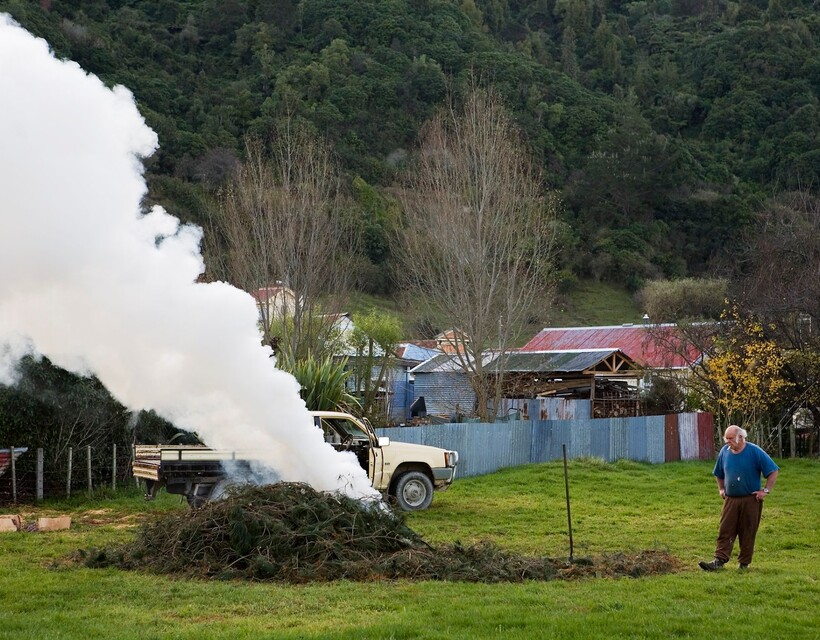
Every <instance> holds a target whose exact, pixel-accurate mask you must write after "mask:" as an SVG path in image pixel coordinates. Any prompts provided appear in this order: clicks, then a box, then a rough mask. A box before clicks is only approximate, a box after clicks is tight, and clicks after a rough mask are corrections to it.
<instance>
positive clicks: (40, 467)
mask: <svg viewBox="0 0 820 640" xmlns="http://www.w3.org/2000/svg"><path fill="white" fill-rule="evenodd" d="M34 499H35V500H36V501H37V502H42V501H43V448H42V447H38V449H37V489H36V492H35V498H34Z"/></svg>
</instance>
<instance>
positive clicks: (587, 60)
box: [0, 0, 820, 293]
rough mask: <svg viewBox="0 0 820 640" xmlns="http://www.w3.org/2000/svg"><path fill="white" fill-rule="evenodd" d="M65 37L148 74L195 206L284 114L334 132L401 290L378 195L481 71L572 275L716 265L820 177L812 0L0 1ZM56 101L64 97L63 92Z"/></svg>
mask: <svg viewBox="0 0 820 640" xmlns="http://www.w3.org/2000/svg"><path fill="white" fill-rule="evenodd" d="M0 11H2V12H8V13H10V14H11V15H12V16H13V17H14V18H15V19H16V20H17V21H18V22H20V23H21V24H22V25H23V26H24V27H26V28H27V29H29V30H30V31H32V32H33V33H35V34H36V35H39V36H42V37H44V38H45V39H46V40H47V41H48V42H49V43H50V45H51V46H52V47H53V49H54V50H55V52H56V53H57V54H58V55H59V56H61V57H66V58H70V59H73V60H76V61H77V62H78V63H79V64H80V65H81V66H82V67H83V68H85V69H86V70H88V71H89V72H92V73H94V74H97V75H99V76H100V77H102V78H103V79H104V80H105V81H106V82H108V83H112V84H114V83H119V84H123V85H125V86H127V87H128V88H129V89H131V90H132V91H133V92H134V94H135V96H136V98H137V101H138V104H139V108H140V110H141V112H142V113H143V114H144V116H145V118H146V120H147V121H148V123H149V125H150V126H151V127H152V128H153V129H154V130H155V131H156V132H157V133H158V135H159V139H160V145H161V149H160V151H159V152H158V153H157V154H156V155H155V156H154V157H153V158H151V159H150V160H149V165H148V178H149V185H150V189H151V194H150V195H151V197H152V199H154V200H155V201H158V202H160V203H161V204H163V205H164V206H166V207H167V208H168V209H169V210H170V211H171V212H172V213H174V214H175V215H177V216H179V217H181V218H182V219H185V220H191V221H194V222H197V223H200V224H203V223H204V222H205V221H206V202H207V199H208V195H209V194H211V193H213V192H214V190H215V189H216V188H218V187H219V185H220V184H222V183H223V181H224V180H225V178H226V176H227V175H228V174H229V173H230V171H231V170H232V169H233V167H234V166H235V165H236V163H237V161H238V160H239V159H240V158H241V155H242V150H243V138H244V136H246V135H247V134H249V133H256V134H260V135H263V136H264V135H265V134H267V133H268V131H269V130H270V129H271V127H272V126H273V125H274V123H275V122H276V120H277V118H279V117H281V115H282V114H283V113H285V112H287V113H289V114H290V115H291V116H294V117H297V118H300V119H304V120H307V121H309V122H310V123H312V124H313V125H314V126H315V129H316V130H317V131H318V132H319V133H320V134H321V135H323V136H326V137H327V138H328V139H329V140H330V142H331V144H332V147H333V149H334V150H335V152H336V154H337V155H338V157H339V158H340V160H341V162H342V165H343V167H344V170H345V176H346V181H347V185H348V190H349V191H350V193H351V195H352V196H353V199H354V201H355V208H356V215H357V216H358V220H359V221H360V224H361V225H362V227H363V228H364V229H365V231H366V240H367V241H366V242H365V243H364V244H363V245H362V249H361V250H360V251H361V252H362V254H363V255H362V258H363V259H365V260H366V261H367V262H368V263H369V264H370V266H371V269H370V271H369V272H368V271H367V270H365V273H370V277H365V278H363V279H360V286H361V288H363V289H364V290H369V291H372V292H378V293H390V292H391V290H392V287H393V286H394V285H393V284H392V283H391V281H390V280H389V279H387V278H385V277H383V274H384V273H387V272H388V270H386V269H384V268H382V267H384V266H385V263H387V262H389V260H390V249H389V227H390V225H391V224H395V217H396V214H395V211H394V209H395V207H393V206H392V205H391V204H390V202H389V199H387V198H384V197H382V195H383V194H385V193H388V192H389V188H390V187H391V186H392V185H394V184H395V183H396V182H397V181H398V180H400V178H401V174H402V169H403V167H404V165H405V164H406V162H407V161H408V159H409V158H412V154H413V149H414V145H415V143H416V140H417V135H418V131H419V128H420V127H421V125H422V124H423V123H424V122H425V121H427V120H428V119H429V118H430V117H431V116H432V115H433V113H434V112H435V110H436V109H437V108H439V107H441V106H442V105H443V104H444V103H445V101H446V99H447V97H448V96H450V95H452V96H455V97H456V98H457V97H458V96H459V94H460V92H461V91H462V90H463V87H464V85H465V81H466V79H467V78H468V77H469V76H473V77H476V78H478V80H479V82H481V83H486V84H492V85H494V86H495V87H496V88H497V89H498V90H499V91H500V92H501V94H502V95H503V97H504V99H505V101H506V105H507V108H508V109H510V111H511V113H512V114H513V116H514V118H515V121H516V122H517V124H518V126H519V127H520V128H521V130H522V131H523V133H524V136H525V139H526V142H527V144H528V146H529V148H530V149H531V152H532V154H533V156H534V158H535V159H536V160H537V162H538V163H540V165H541V167H542V169H543V173H544V180H545V183H546V184H545V186H546V187H549V188H554V189H557V190H559V191H560V192H561V194H562V201H563V208H562V212H561V216H562V219H563V221H564V222H565V224H564V225H562V232H561V237H560V248H561V252H560V256H559V260H560V264H559V267H560V268H561V269H563V273H564V276H565V278H566V279H567V280H568V281H570V282H571V280H572V278H573V277H582V278H592V279H599V280H608V281H612V282H617V283H621V284H625V285H627V286H629V287H631V288H633V289H635V288H637V287H639V286H640V285H641V284H642V283H643V282H645V281H646V280H647V279H650V278H654V277H664V276H665V277H679V276H684V275H698V274H703V273H706V272H710V271H713V270H714V269H716V268H717V267H718V266H719V265H720V264H722V263H723V262H724V261H725V258H727V257H731V255H732V252H733V250H734V243H735V242H736V241H737V239H738V238H739V235H738V234H739V232H740V231H741V230H742V229H743V227H744V225H745V224H746V223H747V222H748V221H749V219H750V216H751V214H752V212H753V211H754V210H755V209H756V208H758V207H759V206H760V204H761V202H762V201H763V199H764V198H766V197H770V196H772V195H775V194H777V193H779V192H781V191H785V190H792V189H796V188H803V189H805V188H809V189H812V188H814V189H816V187H817V185H818V174H819V173H820V144H818V142H819V141H820V135H818V134H819V133H820V105H818V92H819V89H820V45H819V44H818V43H820V13H819V12H818V11H817V7H816V3H815V2H812V1H811V0H758V1H752V2H745V1H744V2H727V1H725V0H647V1H636V2H623V1H620V0H534V1H526V2H525V1H518V0H461V1H458V0H301V1H296V0H144V1H140V0H107V1H106V0H40V1H39V2H34V1H32V0H0ZM54 108H55V109H59V108H60V105H54Z"/></svg>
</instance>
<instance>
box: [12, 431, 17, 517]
mask: <svg viewBox="0 0 820 640" xmlns="http://www.w3.org/2000/svg"><path fill="white" fill-rule="evenodd" d="M10 450H11V501H12V503H13V504H17V465H16V464H15V462H14V445H11V449H10Z"/></svg>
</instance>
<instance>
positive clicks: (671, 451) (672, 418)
mask: <svg viewBox="0 0 820 640" xmlns="http://www.w3.org/2000/svg"><path fill="white" fill-rule="evenodd" d="M663 426H664V446H665V452H664V454H665V455H664V459H665V460H666V462H675V461H677V460H680V435H679V433H678V416H677V415H667V416H664V425H663Z"/></svg>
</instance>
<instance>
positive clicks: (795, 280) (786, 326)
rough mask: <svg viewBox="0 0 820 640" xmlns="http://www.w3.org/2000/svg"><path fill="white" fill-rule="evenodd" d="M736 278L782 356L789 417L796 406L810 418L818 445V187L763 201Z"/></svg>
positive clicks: (746, 302)
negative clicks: (789, 386) (787, 384)
mask: <svg viewBox="0 0 820 640" xmlns="http://www.w3.org/2000/svg"><path fill="white" fill-rule="evenodd" d="M742 267H743V268H742V273H741V277H740V279H739V282H738V284H739V289H740V291H739V297H740V298H741V299H742V300H743V303H744V306H745V307H746V308H747V309H750V310H751V311H752V312H754V313H755V314H757V315H758V316H759V317H761V318H762V319H763V320H765V324H764V328H765V330H766V333H767V335H768V336H769V337H771V338H773V339H774V340H776V341H777V342H778V344H779V345H781V347H782V348H783V350H784V352H785V354H786V363H785V367H784V370H785V371H784V372H785V375H786V378H787V379H788V380H790V381H791V382H792V383H793V385H794V386H793V388H792V389H793V394H792V398H791V399H790V400H791V404H790V406H789V407H788V409H789V411H788V412H787V416H789V417H790V416H791V415H792V413H794V411H796V410H797V409H798V408H800V407H805V408H807V409H808V410H810V411H811V412H812V414H813V417H814V424H815V430H814V442H813V447H814V449H815V450H818V449H820V197H818V195H817V192H816V190H815V191H812V190H810V189H803V190H800V191H795V192H789V193H783V194H781V195H779V196H777V197H776V198H772V199H770V200H769V201H767V202H766V203H765V204H764V205H763V207H761V209H760V211H759V212H758V216H757V220H756V224H755V225H754V226H753V227H752V229H751V230H750V232H749V234H748V244H747V250H746V254H745V259H744V261H743V265H742Z"/></svg>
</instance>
